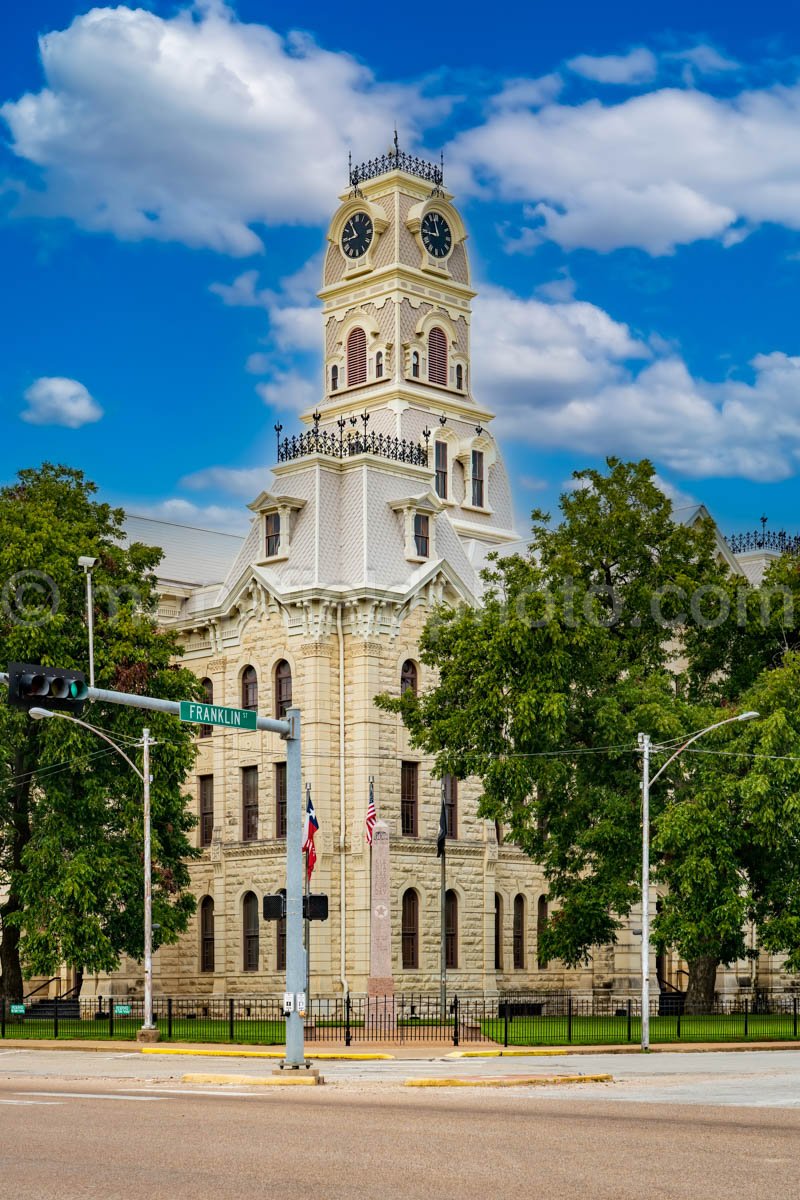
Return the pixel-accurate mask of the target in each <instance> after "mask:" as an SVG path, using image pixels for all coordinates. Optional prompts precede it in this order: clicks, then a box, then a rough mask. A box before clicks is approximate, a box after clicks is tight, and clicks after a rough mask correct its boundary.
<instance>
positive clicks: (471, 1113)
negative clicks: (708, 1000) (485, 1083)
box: [0, 1050, 800, 1200]
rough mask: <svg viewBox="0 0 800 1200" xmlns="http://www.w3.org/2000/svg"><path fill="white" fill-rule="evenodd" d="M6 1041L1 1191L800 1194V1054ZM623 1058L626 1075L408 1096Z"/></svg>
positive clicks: (73, 1195) (409, 1196)
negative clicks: (366, 1050) (309, 1081)
mask: <svg viewBox="0 0 800 1200" xmlns="http://www.w3.org/2000/svg"><path fill="white" fill-rule="evenodd" d="M274 1065H275V1064H274V1063H271V1062H269V1061H267V1060H257V1059H247V1060H245V1059H214V1058H207V1057H203V1058H200V1057H197V1058H192V1057H186V1058H184V1057H182V1058H179V1059H178V1058H175V1057H172V1056H164V1057H161V1056H149V1055H148V1056H140V1055H129V1054H115V1053H108V1054H106V1053H95V1054H91V1053H77V1052H76V1053H71V1052H62V1051H60V1052H51V1051H45V1050H34V1051H27V1050H19V1051H14V1050H11V1051H5V1052H0V1134H1V1135H2V1136H0V1197H1V1198H2V1200H49V1198H50V1197H54V1198H55V1197H58V1198H59V1200H79V1198H80V1200H83V1198H84V1197H91V1198H92V1200H94V1198H95V1197H96V1198H98V1200H100V1198H103V1200H116V1198H117V1197H119V1198H120V1200H123V1198H124V1200H140V1198H141V1200H145V1198H147V1200H159V1198H160V1197H164V1198H165V1200H166V1198H169V1200H183V1198H184V1197H186V1200H190V1198H191V1200H239V1198H240V1197H241V1198H242V1200H244V1198H247V1200H253V1198H261V1197H265V1198H267V1197H268V1198H269V1200H273V1198H274V1200H301V1198H302V1200H309V1198H313V1200H317V1198H320V1200H327V1198H328V1197H330V1198H334V1197H335V1198H336V1200H338V1198H339V1197H348V1198H349V1197H355V1198H357V1200H373V1198H375V1200H378V1198H380V1200H386V1197H387V1196H390V1197H392V1200H417V1198H420V1200H422V1198H423V1197H424V1200H431V1197H436V1198H437V1200H450V1198H451V1197H452V1200H473V1198H474V1200H495V1198H502V1200H516V1198H517V1197H520V1198H522V1197H525V1200H531V1198H533V1197H536V1198H538V1197H542V1198H543V1200H562V1198H563V1200H578V1198H580V1200H583V1198H587V1200H628V1198H630V1200H643V1198H645V1197H646V1198H647V1200H683V1198H684V1197H685V1198H686V1200H690V1198H691V1200H723V1198H724V1200H729V1198H730V1200H734V1198H735V1200H740V1198H741V1197H742V1196H747V1197H748V1200H762V1198H763V1200H767V1198H769V1200H784V1198H786V1200H796V1197H797V1196H798V1194H800V1184H798V1180H797V1165H796V1164H797V1148H798V1146H800V1136H799V1135H800V1112H798V1101H800V1088H798V1082H800V1054H797V1053H791V1052H789V1053H781V1052H774V1053H765V1054H706V1055H702V1054H692V1055H685V1054H680V1055H678V1054H675V1055H659V1056H652V1057H649V1058H638V1057H631V1058H629V1057H627V1056H624V1057H615V1056H611V1055H598V1056H592V1057H591V1058H588V1057H584V1056H579V1055H576V1056H564V1057H558V1058H555V1057H554V1058H548V1059H538V1058H536V1059H524V1060H520V1059H516V1060H515V1059H501V1060H497V1059H472V1060H469V1059H463V1060H453V1059H446V1060H440V1061H437V1062H394V1063H392V1062H385V1063H339V1064H325V1066H324V1067H323V1073H324V1075H325V1077H326V1080H328V1083H327V1084H326V1086H325V1087H320V1088H299V1089H290V1088H271V1089H267V1088H263V1087H261V1088H259V1087H256V1086H253V1087H247V1086H241V1085H230V1084H228V1085H224V1084H221V1085H202V1086H201V1085H188V1084H185V1083H183V1082H182V1080H183V1075H184V1074H186V1073H194V1072H205V1073H219V1074H223V1073H225V1074H245V1075H248V1076H252V1077H255V1078H258V1077H261V1076H264V1075H268V1074H270V1073H271V1072H272V1071H273V1070H274ZM575 1069H578V1070H583V1071H585V1072H595V1071H598V1070H601V1069H609V1070H611V1072H612V1073H613V1074H614V1076H615V1082H614V1083H612V1084H588V1083H587V1084H584V1085H580V1086H574V1087H568V1088H547V1089H545V1088H535V1087H520V1088H513V1089H503V1090H493V1089H478V1088H467V1089H463V1090H461V1089H459V1090H451V1089H449V1088H442V1089H439V1088H433V1089H427V1088H426V1089H422V1090H419V1089H409V1088H405V1087H404V1086H403V1083H404V1080H405V1079H407V1078H411V1077H419V1076H427V1077H436V1076H439V1077H441V1076H442V1075H450V1076H453V1075H458V1076H459V1077H464V1078H473V1079H475V1080H480V1079H484V1080H485V1079H488V1078H490V1077H508V1076H509V1075H522V1074H524V1075H526V1076H528V1075H532V1074H553V1073H555V1072H556V1071H557V1072H559V1073H561V1072H564V1073H567V1072H570V1073H571V1072H572V1071H573V1070H575Z"/></svg>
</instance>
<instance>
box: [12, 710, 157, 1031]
mask: <svg viewBox="0 0 800 1200" xmlns="http://www.w3.org/2000/svg"><path fill="white" fill-rule="evenodd" d="M28 711H29V714H30V716H31V717H33V719H34V720H35V721H41V720H44V719H45V718H47V717H59V718H60V719H61V720H62V721H71V722H72V724H73V725H80V726H81V728H83V729H88V730H90V731H91V732H92V733H96V734H97V736H98V737H99V738H102V739H103V741H104V742H108V744H109V746H111V747H113V749H114V750H116V752H117V754H119V755H120V757H121V758H124V759H125V762H126V763H127V764H128V766H129V767H130V768H131V770H132V771H134V772H135V773H136V774H137V775H138V776H139V778H140V779H141V781H142V790H143V795H144V805H143V810H144V811H143V814H142V816H143V823H144V1022H143V1024H142V1030H146V1031H147V1033H146V1035H145V1036H146V1038H149V1039H151V1038H152V1036H153V1035H152V1032H151V1031H152V1030H154V1029H155V1028H156V1026H155V1022H154V1020H153V877H152V862H151V854H152V852H151V838H150V747H151V746H152V745H153V742H152V741H151V740H150V730H149V729H143V730H142V758H143V761H142V767H143V770H142V771H140V770H139V768H138V767H137V766H136V763H135V762H133V761H132V760H131V759H130V758H128V755H127V754H126V753H125V751H124V750H123V749H122V747H121V746H118V745H117V743H116V742H115V741H113V740H112V738H110V737H109V736H108V734H107V733H104V732H103V730H102V729H97V728H95V726H94V725H89V724H88V723H87V722H86V721H81V720H79V718H78V717H72V716H70V715H69V714H68V713H63V712H54V711H53V710H52V709H49V708H31V709H29V710H28Z"/></svg>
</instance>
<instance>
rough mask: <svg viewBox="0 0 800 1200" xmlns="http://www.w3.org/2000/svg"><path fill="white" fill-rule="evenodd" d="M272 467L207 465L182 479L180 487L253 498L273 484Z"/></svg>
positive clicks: (247, 498)
mask: <svg viewBox="0 0 800 1200" xmlns="http://www.w3.org/2000/svg"><path fill="white" fill-rule="evenodd" d="M272 483H273V479H272V471H271V469H270V467H268V466H263V467H205V468H203V470H201V471H192V473H191V474H190V475H184V477H183V479H181V480H180V487H185V488H188V489H189V490H190V491H194V492H209V491H219V492H226V493H227V494H228V495H231V496H241V497H242V498H243V499H245V500H252V498H253V496H257V495H258V493H259V492H261V491H263V490H264V489H265V488H266V489H269V488H270V487H271V486H272Z"/></svg>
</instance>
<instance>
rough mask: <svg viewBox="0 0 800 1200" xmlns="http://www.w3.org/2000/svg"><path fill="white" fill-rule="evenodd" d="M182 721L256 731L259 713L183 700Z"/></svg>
mask: <svg viewBox="0 0 800 1200" xmlns="http://www.w3.org/2000/svg"><path fill="white" fill-rule="evenodd" d="M180 715H181V720H182V721H189V722H191V723H192V724H195V725H222V726H224V728H225V729H255V728H256V721H257V720H258V713H256V712H253V711H252V710H250V709H248V708H222V707H221V706H220V705H219V704H202V703H199V702H195V701H194V700H181V714H180Z"/></svg>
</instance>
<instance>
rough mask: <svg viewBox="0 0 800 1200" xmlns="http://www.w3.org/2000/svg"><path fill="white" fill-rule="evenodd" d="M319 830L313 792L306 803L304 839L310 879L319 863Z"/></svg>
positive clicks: (304, 851) (309, 794)
mask: <svg viewBox="0 0 800 1200" xmlns="http://www.w3.org/2000/svg"><path fill="white" fill-rule="evenodd" d="M318 829H319V821H318V820H317V814H316V813H315V812H314V805H313V803H312V801H311V792H309V793H308V801H307V803H306V831H305V835H304V837H303V853H304V854H305V856H306V871H307V872H308V878H309V879H310V878H311V872H312V871H313V870H314V867H315V865H316V862H317V852H316V850H315V849H314V835H315V834H316V832H317V830H318Z"/></svg>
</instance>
